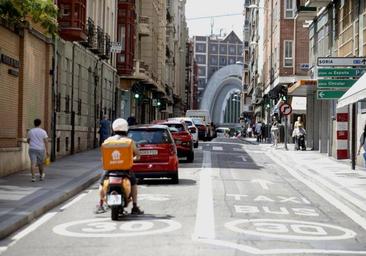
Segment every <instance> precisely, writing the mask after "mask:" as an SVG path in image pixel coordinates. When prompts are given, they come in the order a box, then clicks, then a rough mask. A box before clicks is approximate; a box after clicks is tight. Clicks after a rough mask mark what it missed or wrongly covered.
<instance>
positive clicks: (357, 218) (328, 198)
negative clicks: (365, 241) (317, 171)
mask: <svg viewBox="0 0 366 256" xmlns="http://www.w3.org/2000/svg"><path fill="white" fill-rule="evenodd" d="M266 155H267V156H268V157H269V158H271V159H272V160H273V161H274V162H275V163H276V164H278V165H279V166H281V167H282V168H284V169H285V170H286V171H287V172H288V173H289V174H291V175H292V176H293V177H294V178H295V179H297V180H299V181H300V182H302V183H304V184H305V185H306V186H308V187H309V188H310V189H312V190H313V191H314V192H316V193H317V194H318V195H320V196H321V197H323V198H324V199H325V200H326V201H328V202H329V203H330V204H332V205H333V206H334V207H336V208H337V209H338V210H340V211H341V212H342V213H344V214H345V215H346V216H348V217H349V218H350V219H351V220H353V221H354V222H355V223H357V224H358V225H360V226H361V227H362V228H363V229H365V230H366V219H365V218H364V217H362V216H361V215H359V214H358V213H357V212H355V211H354V210H352V209H351V208H350V207H348V206H347V205H345V204H344V203H342V202H341V201H339V200H338V199H337V198H335V197H334V196H332V195H331V194H329V193H328V192H326V191H325V190H324V189H322V188H321V187H320V186H318V185H316V184H315V183H313V182H311V181H309V180H307V179H305V178H304V177H302V176H301V175H300V174H299V173H298V172H297V171H295V170H293V169H291V168H290V167H288V166H286V165H284V164H283V163H282V162H281V161H280V160H279V159H277V158H276V157H274V156H272V155H271V154H269V153H266ZM323 185H324V186H326V185H325V184H323Z"/></svg>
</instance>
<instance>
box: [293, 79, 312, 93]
mask: <svg viewBox="0 0 366 256" xmlns="http://www.w3.org/2000/svg"><path fill="white" fill-rule="evenodd" d="M316 85H317V81H316V80H312V79H308V80H298V81H297V82H296V83H294V84H293V85H292V86H289V87H288V95H291V96H306V95H307V94H308V92H309V91H314V89H315V88H316Z"/></svg>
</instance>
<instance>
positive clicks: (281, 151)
mask: <svg viewBox="0 0 366 256" xmlns="http://www.w3.org/2000/svg"><path fill="white" fill-rule="evenodd" d="M242 140H244V141H246V142H249V143H251V144H254V145H258V146H259V147H261V148H262V149H263V150H264V151H266V152H267V153H268V154H269V155H271V156H273V158H275V159H277V160H278V162H280V163H281V164H282V165H284V166H286V167H287V168H290V169H293V170H296V171H298V172H299V173H301V175H302V176H303V177H305V178H306V179H308V180H311V181H314V182H317V183H319V184H325V186H326V187H327V188H329V189H330V190H332V191H334V192H340V191H341V194H342V196H343V197H344V198H345V199H349V198H351V197H353V198H356V199H357V201H356V202H355V200H353V202H351V203H353V204H355V205H356V206H357V207H358V208H359V209H361V210H364V211H366V169H365V168H363V167H360V166H356V170H352V168H351V160H349V159H347V160H336V159H335V158H332V157H329V156H328V155H327V154H322V153H319V152H318V151H311V150H307V151H296V150H295V149H294V144H288V150H286V149H285V147H284V144H283V143H279V144H278V147H277V148H274V147H273V146H272V144H268V143H258V142H256V139H255V138H242Z"/></svg>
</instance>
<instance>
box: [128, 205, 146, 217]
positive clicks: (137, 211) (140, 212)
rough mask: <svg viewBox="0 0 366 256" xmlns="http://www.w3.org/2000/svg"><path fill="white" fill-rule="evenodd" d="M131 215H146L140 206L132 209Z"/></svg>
mask: <svg viewBox="0 0 366 256" xmlns="http://www.w3.org/2000/svg"><path fill="white" fill-rule="evenodd" d="M131 214H133V215H139V214H144V211H142V210H141V209H140V208H139V207H138V206H134V207H132V209H131Z"/></svg>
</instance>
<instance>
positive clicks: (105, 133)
mask: <svg viewBox="0 0 366 256" xmlns="http://www.w3.org/2000/svg"><path fill="white" fill-rule="evenodd" d="M99 136H100V142H99V143H100V145H102V143H103V142H104V141H105V140H106V139H107V138H108V137H109V136H111V121H109V120H108V116H107V115H104V116H103V120H102V121H100V123H99Z"/></svg>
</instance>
